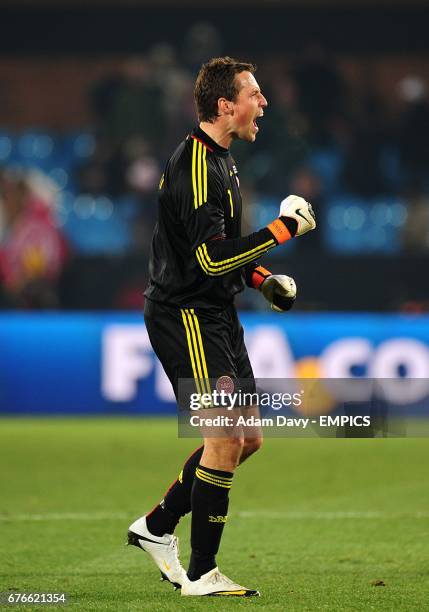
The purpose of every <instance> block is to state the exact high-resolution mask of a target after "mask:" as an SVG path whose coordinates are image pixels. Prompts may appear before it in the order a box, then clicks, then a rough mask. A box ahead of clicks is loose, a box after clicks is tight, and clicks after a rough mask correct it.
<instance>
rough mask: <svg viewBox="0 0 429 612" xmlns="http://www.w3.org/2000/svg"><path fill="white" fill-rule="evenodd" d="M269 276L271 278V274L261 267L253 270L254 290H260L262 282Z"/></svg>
mask: <svg viewBox="0 0 429 612" xmlns="http://www.w3.org/2000/svg"><path fill="white" fill-rule="evenodd" d="M269 276H271V272H270V271H269V270H267V269H266V268H264V267H263V266H258V267H257V268H255V269H254V270H253V273H252V285H253V287H254V289H260V288H261V285H262V283H263V282H264V280H265V279H266V278H268V277H269Z"/></svg>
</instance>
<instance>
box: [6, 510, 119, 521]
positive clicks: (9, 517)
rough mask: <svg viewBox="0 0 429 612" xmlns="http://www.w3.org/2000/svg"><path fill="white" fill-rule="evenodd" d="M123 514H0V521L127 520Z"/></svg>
mask: <svg viewBox="0 0 429 612" xmlns="http://www.w3.org/2000/svg"><path fill="white" fill-rule="evenodd" d="M127 518H129V514H125V512H50V513H47V514H0V521H105V520H109V519H120V520H122V519H127Z"/></svg>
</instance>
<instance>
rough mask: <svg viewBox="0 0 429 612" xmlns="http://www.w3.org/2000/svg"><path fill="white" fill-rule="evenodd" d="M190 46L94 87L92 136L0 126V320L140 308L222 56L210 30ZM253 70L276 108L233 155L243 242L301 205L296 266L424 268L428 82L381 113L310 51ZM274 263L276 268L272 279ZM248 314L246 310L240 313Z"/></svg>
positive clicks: (267, 60)
mask: <svg viewBox="0 0 429 612" xmlns="http://www.w3.org/2000/svg"><path fill="white" fill-rule="evenodd" d="M189 36H190V42H189V45H188V51H187V47H186V45H185V47H184V50H182V52H181V53H179V52H178V51H177V50H176V49H174V48H173V47H172V46H170V45H168V44H159V45H157V46H155V47H153V48H152V49H151V50H150V51H149V52H148V53H147V54H145V55H144V56H143V55H141V56H138V57H137V56H136V57H132V58H129V59H127V60H124V61H123V65H122V69H121V70H118V71H117V72H115V73H110V74H106V75H105V76H104V77H103V78H102V79H101V80H99V81H97V82H94V83H93V86H92V87H91V90H90V91H88V92H87V104H88V107H89V109H90V110H91V115H92V117H93V123H92V125H91V126H90V127H88V126H82V130H81V131H73V132H65V133H58V132H53V131H52V129H50V128H49V126H48V127H46V126H45V127H43V126H39V127H38V128H37V129H35V128H34V127H31V126H29V127H28V129H27V130H24V131H20V132H17V131H14V130H13V129H11V128H9V127H8V126H7V125H1V124H0V307H1V308H42V309H45V308H65V309H72V308H85V307H88V306H89V307H93V308H99V309H101V308H116V309H135V308H140V307H141V306H142V304H143V295H142V291H143V288H144V285H145V279H146V274H147V270H146V268H147V257H148V252H149V247H150V237H151V233H152V230H153V225H154V223H155V219H156V206H157V189H158V182H159V179H160V176H161V174H162V169H163V165H164V163H165V161H166V159H167V158H168V156H169V155H170V154H171V152H172V151H173V150H174V148H175V147H176V146H177V144H178V143H179V142H180V141H181V140H182V139H183V137H184V136H185V135H186V134H187V133H188V131H189V130H190V129H191V127H192V126H193V125H194V124H195V123H196V118H195V110H194V103H193V82H194V79H195V74H196V71H197V70H198V68H199V66H200V64H201V62H202V61H204V60H205V59H207V58H209V57H211V56H214V55H218V54H222V53H224V52H225V49H223V46H222V41H221V38H220V35H219V33H218V32H217V31H216V30H214V28H212V27H211V26H209V25H206V26H205V27H204V28H203V27H201V25H200V26H199V28H198V29H197V30H195V31H194V33H193V34H192V32H191V33H190V35H189ZM192 36H193V38H192ZM190 50H192V52H191V51H190ZM247 55H248V54H246V56H245V57H244V59H246V60H247V59H251V60H253V59H255V61H256V63H257V64H258V66H259V70H258V73H257V79H258V81H259V82H260V84H261V86H262V88H263V91H264V93H265V95H266V97H267V98H268V101H269V107H268V109H267V111H266V114H265V117H264V118H263V119H262V120H261V122H260V128H261V129H260V133H259V135H258V138H257V143H256V144H255V145H253V146H251V145H249V144H247V143H241V142H238V143H235V144H234V146H233V151H232V152H233V155H234V157H235V159H236V160H237V166H238V169H239V176H240V181H241V187H242V193H243V200H244V204H245V206H244V216H245V227H243V232H244V233H248V232H250V231H252V230H253V229H257V228H259V227H261V226H263V225H264V224H266V223H268V222H269V221H271V220H272V218H273V217H275V216H277V214H278V205H279V202H280V200H281V199H282V198H283V197H284V196H285V195H287V194H288V193H296V194H299V195H302V196H304V197H305V198H306V199H308V200H309V201H311V202H312V203H313V205H314V208H315V210H316V211H317V214H318V220H319V231H318V232H314V236H311V237H309V238H308V239H307V240H306V241H302V244H300V245H295V244H291V245H290V246H289V247H288V249H289V251H288V253H289V252H290V258H291V260H293V259H294V257H298V256H299V255H300V254H301V253H302V252H304V251H305V253H306V254H307V256H308V255H309V254H311V255H313V256H315V255H317V258H320V257H321V256H326V257H331V258H332V257H334V258H335V257H337V258H344V257H347V258H360V257H365V256H368V255H369V256H380V257H385V258H387V257H389V258H391V261H392V265H394V262H395V258H398V257H402V256H406V255H407V254H422V255H425V254H427V253H428V250H429V146H428V142H429V100H428V83H427V82H426V80H425V78H424V76H423V75H420V74H414V73H410V74H409V75H407V76H405V77H403V78H401V79H400V80H399V81H398V82H397V83H396V87H395V89H394V90H393V91H386V92H385V97H383V96H380V95H379V92H378V91H377V90H376V88H375V87H374V83H373V82H372V81H371V78H366V77H365V75H364V74H359V75H357V76H356V78H355V80H354V81H353V82H351V81H350V79H349V78H346V77H345V75H344V74H343V72H342V70H341V69H340V66H339V63H338V61H337V59H336V58H335V57H333V56H331V55H330V54H329V53H328V52H327V51H326V50H325V49H324V48H323V47H322V46H321V45H320V44H318V43H317V42H314V43H311V44H308V45H307V46H306V47H305V48H303V49H302V50H301V52H300V53H299V55H298V54H296V55H295V56H294V57H278V56H275V57H264V58H261V61H260V62H258V58H248V57H247ZM0 89H1V83H0ZM392 99H393V100H394V104H392ZM388 102H389V103H388ZM23 103H25V101H23ZM279 256H280V254H279V253H278V252H275V253H273V254H272V256H271V258H272V260H273V266H274V267H275V265H276V258H279ZM281 257H283V260H284V255H282V256H281ZM267 265H269V264H268V263H267ZM283 269H284V266H283ZM285 271H286V272H287V270H285ZM363 273H365V271H363ZM76 279H79V280H78V281H77V280H76ZM247 293H248V294H251V292H247ZM255 304H259V302H254V298H253V297H252V295H246V297H245V298H243V300H242V302H241V306H242V307H244V308H254V307H255ZM329 306H330V307H332V303H331V304H329ZM321 307H323V304H322V305H321ZM386 308H387V309H389V308H392V305H391V304H386Z"/></svg>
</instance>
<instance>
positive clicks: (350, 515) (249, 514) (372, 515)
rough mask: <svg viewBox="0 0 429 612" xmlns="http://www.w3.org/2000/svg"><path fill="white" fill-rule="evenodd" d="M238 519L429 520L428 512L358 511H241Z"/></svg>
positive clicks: (238, 513)
mask: <svg viewBox="0 0 429 612" xmlns="http://www.w3.org/2000/svg"><path fill="white" fill-rule="evenodd" d="M236 514H237V516H239V517H240V518H250V519H252V518H267V519H292V520H307V519H316V520H319V519H322V520H337V519H385V520H388V519H397V518H429V512H403V513H400V512H398V513H393V512H360V511H354V510H351V511H345V512H329V511H328V512H305V511H303V512H275V511H265V510H256V511H241V512H237V513H236Z"/></svg>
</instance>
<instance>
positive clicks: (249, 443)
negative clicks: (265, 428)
mask: <svg viewBox="0 0 429 612" xmlns="http://www.w3.org/2000/svg"><path fill="white" fill-rule="evenodd" d="M263 441H264V440H263V438H262V436H258V437H256V438H245V440H244V446H243V453H244V454H245V455H246V457H248V456H249V455H253V453H256V451H258V450H259V449H260V448H261V446H262V444H263Z"/></svg>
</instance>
